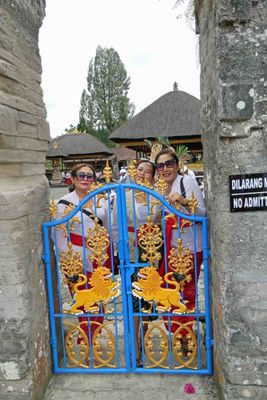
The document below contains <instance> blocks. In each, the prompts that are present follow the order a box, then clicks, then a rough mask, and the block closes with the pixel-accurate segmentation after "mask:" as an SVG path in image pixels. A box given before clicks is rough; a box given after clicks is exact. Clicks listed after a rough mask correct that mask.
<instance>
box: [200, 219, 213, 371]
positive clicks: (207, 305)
mask: <svg viewBox="0 0 267 400" xmlns="http://www.w3.org/2000/svg"><path fill="white" fill-rule="evenodd" d="M202 232H203V263H204V301H205V313H206V341H205V344H206V352H207V370H208V374H209V375H210V374H212V338H211V317H210V293H209V261H208V260H209V256H210V249H209V241H208V221H207V219H206V218H205V219H204V221H203V223H202Z"/></svg>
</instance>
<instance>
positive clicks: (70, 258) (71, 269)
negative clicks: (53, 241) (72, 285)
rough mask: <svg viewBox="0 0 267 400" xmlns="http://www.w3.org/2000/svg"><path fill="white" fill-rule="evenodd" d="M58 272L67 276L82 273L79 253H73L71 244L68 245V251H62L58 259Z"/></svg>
mask: <svg viewBox="0 0 267 400" xmlns="http://www.w3.org/2000/svg"><path fill="white" fill-rule="evenodd" d="M60 270H61V271H62V272H63V273H64V274H65V275H68V276H71V275H78V274H81V273H82V272H83V260H82V257H81V256H80V253H79V251H75V252H74V253H73V249H72V244H71V243H70V242H69V243H68V251H62V253H61V257H60Z"/></svg>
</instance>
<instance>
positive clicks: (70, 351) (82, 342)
mask: <svg viewBox="0 0 267 400" xmlns="http://www.w3.org/2000/svg"><path fill="white" fill-rule="evenodd" d="M112 324H113V322H108V323H103V324H101V323H100V322H97V321H93V320H91V321H90V327H91V329H92V327H93V326H94V327H96V329H95V332H94V335H93V338H92V344H91V349H92V351H91V354H90V346H89V342H88V336H87V334H86V333H85V330H86V329H87V327H88V321H83V322H80V323H79V324H77V325H76V324H73V323H70V322H65V323H64V328H65V331H66V333H65V347H66V354H67V357H68V367H70V368H74V367H81V368H91V367H92V368H94V369H95V368H101V367H109V368H116V367H117V364H116V361H115V360H116V359H115V353H116V340H115V336H114V334H113V333H112V330H111V329H110V328H109V325H112ZM77 339H79V340H78V341H77ZM77 342H78V343H77ZM112 361H113V362H112ZM114 361H115V363H114Z"/></svg>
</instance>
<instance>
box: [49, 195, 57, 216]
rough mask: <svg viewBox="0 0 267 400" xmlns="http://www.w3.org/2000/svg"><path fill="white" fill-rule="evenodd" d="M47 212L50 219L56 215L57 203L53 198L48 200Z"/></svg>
mask: <svg viewBox="0 0 267 400" xmlns="http://www.w3.org/2000/svg"><path fill="white" fill-rule="evenodd" d="M49 214H50V217H51V218H52V219H56V216H57V203H56V201H55V200H54V199H52V200H51V201H50V205H49Z"/></svg>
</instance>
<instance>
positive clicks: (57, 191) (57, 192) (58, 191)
mask: <svg viewBox="0 0 267 400" xmlns="http://www.w3.org/2000/svg"><path fill="white" fill-rule="evenodd" d="M67 193H69V191H68V188H67V186H65V187H58V188H55V187H54V188H53V187H50V198H51V200H52V199H54V200H58V199H60V198H61V197H62V196H64V195H65V194H67Z"/></svg>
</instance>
